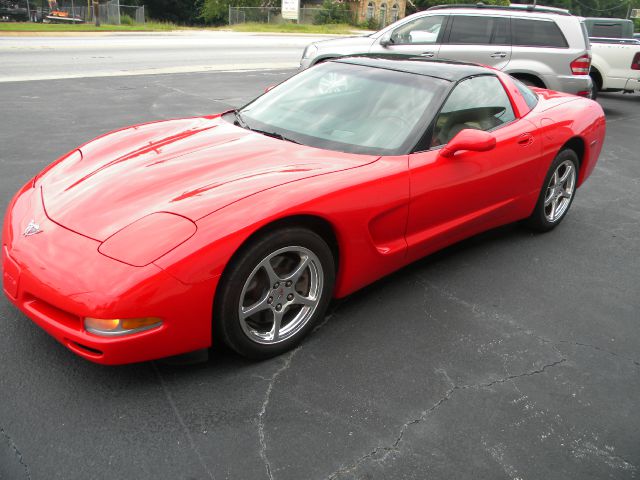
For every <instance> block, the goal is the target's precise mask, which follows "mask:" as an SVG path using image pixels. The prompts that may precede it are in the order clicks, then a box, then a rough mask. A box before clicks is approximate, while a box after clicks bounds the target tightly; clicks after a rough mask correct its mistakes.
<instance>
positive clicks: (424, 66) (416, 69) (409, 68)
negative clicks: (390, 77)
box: [331, 54, 491, 82]
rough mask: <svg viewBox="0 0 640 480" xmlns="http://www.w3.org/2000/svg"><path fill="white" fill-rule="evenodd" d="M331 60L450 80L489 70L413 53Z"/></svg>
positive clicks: (364, 55) (471, 64) (474, 65)
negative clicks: (431, 58)
mask: <svg viewBox="0 0 640 480" xmlns="http://www.w3.org/2000/svg"><path fill="white" fill-rule="evenodd" d="M331 61H333V62H340V63H351V64H354V65H364V66H367V67H374V68H384V69H387V70H396V71H399V72H407V73H413V74H416V75H425V76H428V77H434V78H440V79H442V80H448V81H450V82H457V81H459V80H462V79H463V78H467V77H471V76H473V75H481V74H483V73H484V74H486V73H490V72H491V71H490V70H489V69H488V68H486V67H483V66H481V65H476V64H474V63H466V62H454V61H445V60H429V59H426V58H420V57H416V56H415V55H413V56H412V55H399V54H363V55H353V56H347V57H339V58H335V59H333V60H331Z"/></svg>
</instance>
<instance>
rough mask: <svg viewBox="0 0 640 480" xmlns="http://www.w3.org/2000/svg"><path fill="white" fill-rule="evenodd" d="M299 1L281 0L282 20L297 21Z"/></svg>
mask: <svg viewBox="0 0 640 480" xmlns="http://www.w3.org/2000/svg"><path fill="white" fill-rule="evenodd" d="M299 12H300V0H282V18H286V19H289V20H298V15H299Z"/></svg>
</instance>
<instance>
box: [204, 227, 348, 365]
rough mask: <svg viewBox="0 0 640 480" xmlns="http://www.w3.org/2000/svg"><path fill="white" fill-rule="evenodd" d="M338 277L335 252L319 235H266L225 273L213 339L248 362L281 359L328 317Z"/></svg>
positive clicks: (284, 231)
mask: <svg viewBox="0 0 640 480" xmlns="http://www.w3.org/2000/svg"><path fill="white" fill-rule="evenodd" d="M334 277H335V266H334V260H333V255H332V253H331V249H330V248H329V246H328V245H327V244H326V242H325V241H324V240H323V239H322V238H321V237H320V236H319V235H317V234H316V233H314V232H312V231H310V230H306V229H303V228H295V227H292V228H286V229H282V230H277V231H273V232H270V233H267V234H266V235H264V236H263V237H261V238H259V239H257V240H256V241H254V242H252V243H251V244H250V245H249V246H248V247H247V248H245V249H244V251H243V252H242V253H241V254H240V256H239V257H238V258H237V259H236V260H235V261H234V262H233V263H232V264H231V265H230V266H229V268H228V272H226V273H225V276H224V277H223V280H222V284H221V287H220V289H219V291H218V295H217V298H216V300H215V311H214V334H215V333H217V334H219V335H220V336H221V338H222V340H223V341H224V342H225V343H226V344H227V345H228V346H229V347H230V348H232V349H233V350H235V351H236V352H238V353H240V354H241V355H244V356H246V357H250V358H268V357H271V356H274V355H278V354H280V353H283V352H285V351H287V350H289V349H291V348H292V347H294V346H295V345H296V344H297V343H298V342H300V340H302V338H303V337H304V336H305V335H306V334H307V333H308V332H309V331H310V329H311V328H313V325H314V324H315V323H316V322H317V321H318V320H319V319H321V318H323V317H324V314H325V311H326V308H327V306H328V304H329V301H330V299H331V294H332V292H333V285H334Z"/></svg>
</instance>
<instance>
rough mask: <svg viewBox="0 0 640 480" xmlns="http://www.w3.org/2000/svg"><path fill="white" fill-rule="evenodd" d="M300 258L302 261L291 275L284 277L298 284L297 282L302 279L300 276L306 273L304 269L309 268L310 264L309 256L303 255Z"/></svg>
mask: <svg viewBox="0 0 640 480" xmlns="http://www.w3.org/2000/svg"><path fill="white" fill-rule="evenodd" d="M300 260H301V261H300V263H299V264H298V266H297V267H296V268H295V270H294V271H293V272H291V273H290V274H289V275H287V276H286V277H284V278H283V280H285V281H288V280H290V281H292V282H293V284H294V285H295V284H296V282H297V281H298V280H299V279H300V276H301V275H302V274H303V273H304V271H305V270H306V269H307V267H308V265H309V257H308V256H307V255H304V256H301V257H300Z"/></svg>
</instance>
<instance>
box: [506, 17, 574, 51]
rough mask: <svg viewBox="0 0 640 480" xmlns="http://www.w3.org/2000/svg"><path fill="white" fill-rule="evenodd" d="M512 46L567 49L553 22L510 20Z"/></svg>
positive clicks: (565, 42) (564, 40) (562, 36)
mask: <svg viewBox="0 0 640 480" xmlns="http://www.w3.org/2000/svg"><path fill="white" fill-rule="evenodd" d="M511 30H512V32H513V45H518V46H521V47H552V48H567V47H568V46H569V45H568V44H567V40H566V39H565V38H564V35H562V32H561V31H560V28H558V25H556V23H555V22H554V21H553V20H533V19H524V18H512V19H511Z"/></svg>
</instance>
